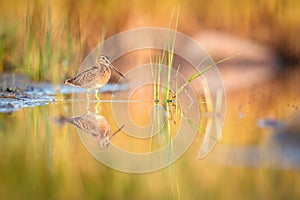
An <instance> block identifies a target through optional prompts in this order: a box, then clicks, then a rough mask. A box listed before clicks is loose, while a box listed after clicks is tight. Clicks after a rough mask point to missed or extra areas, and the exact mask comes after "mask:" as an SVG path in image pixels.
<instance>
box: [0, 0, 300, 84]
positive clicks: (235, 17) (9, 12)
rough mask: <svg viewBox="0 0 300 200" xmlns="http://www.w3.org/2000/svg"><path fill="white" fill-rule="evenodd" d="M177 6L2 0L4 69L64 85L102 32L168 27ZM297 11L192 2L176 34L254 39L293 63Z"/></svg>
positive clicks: (280, 4) (0, 57)
mask: <svg viewBox="0 0 300 200" xmlns="http://www.w3.org/2000/svg"><path fill="white" fill-rule="evenodd" d="M174 5H177V3H176V1H164V2H163V3H162V2H160V1H151V2H147V1H138V0H131V1H129V2H127V3H126V4H124V3H122V1H120V0H116V1H93V0H88V1H85V2H78V1H71V0H65V1H51V2H44V1H40V0H35V1H22V2H19V1H16V0H12V1H9V2H8V1H1V2H0V8H2V12H1V13H0V27H1V28H0V43H1V46H0V70H1V71H15V72H20V73H26V74H29V75H31V76H32V77H33V78H34V79H36V80H48V81H54V82H61V81H62V80H63V79H64V78H65V77H67V76H69V75H71V74H74V73H76V71H77V69H78V68H79V65H80V63H81V61H82V59H83V58H84V57H85V56H86V55H87V53H88V52H89V51H90V50H91V49H92V48H94V47H95V46H96V45H97V44H98V42H99V40H100V39H101V37H103V33H107V36H110V35H112V34H114V33H117V32H120V31H121V30H126V29H128V28H135V27H141V26H163V27H166V24H168V21H169V14H170V13H166V12H165V11H166V10H170V9H169V8H172V7H174ZM146 8H147V9H146ZM166 8H167V9H166ZM299 10H300V3H299V1H296V0H289V1H280V0H271V1H260V2H256V1H251V0H246V1H243V2H236V1H234V0H226V1H220V0H212V1H211V0H202V1H193V0H188V1H184V2H181V16H180V18H179V19H178V21H177V23H178V24H179V26H178V31H183V32H184V33H186V34H190V33H191V34H193V33H195V32H197V31H199V30H203V29H205V28H211V29H218V30H224V31H227V32H229V33H233V34H237V35H241V36H244V37H251V38H254V39H255V40H258V41H261V42H263V43H266V44H269V45H270V46H271V47H273V49H274V50H275V51H277V52H278V53H279V54H280V55H281V56H282V57H283V58H285V59H286V61H287V62H293V61H296V60H299V57H300V48H299V46H300V39H299V37H298V33H299V31H300V22H299V20H297V19H299V17H300V16H299V15H300V14H299V13H300V12H299ZM136 22H138V23H137V24H136ZM274 33H276V34H274ZM170 59H171V60H172V58H171V57H170Z"/></svg>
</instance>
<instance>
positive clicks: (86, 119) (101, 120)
mask: <svg viewBox="0 0 300 200" xmlns="http://www.w3.org/2000/svg"><path fill="white" fill-rule="evenodd" d="M59 121H60V122H68V123H70V124H73V125H75V126H76V127H77V128H79V129H80V130H82V131H83V132H85V133H87V134H91V135H92V136H94V137H97V140H98V145H99V146H100V147H101V148H107V147H108V146H109V144H110V139H111V138H112V137H113V136H115V135H116V134H117V133H119V132H120V131H121V130H122V129H123V128H124V126H125V125H123V126H121V127H120V128H119V129H118V130H116V131H115V132H114V133H112V134H110V131H111V130H110V124H109V123H108V121H107V119H106V118H105V117H104V116H102V115H97V114H94V113H87V114H83V115H80V116H75V117H71V118H67V117H61V118H60V119H59Z"/></svg>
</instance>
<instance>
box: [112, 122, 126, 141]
mask: <svg viewBox="0 0 300 200" xmlns="http://www.w3.org/2000/svg"><path fill="white" fill-rule="evenodd" d="M124 126H125V124H124V125H123V126H121V127H120V128H119V129H118V130H116V131H115V132H114V133H113V134H111V136H110V137H109V139H111V138H112V137H114V136H115V135H116V134H117V133H119V132H120V131H121V130H122V129H123V128H124Z"/></svg>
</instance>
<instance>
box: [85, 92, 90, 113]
mask: <svg viewBox="0 0 300 200" xmlns="http://www.w3.org/2000/svg"><path fill="white" fill-rule="evenodd" d="M86 101H87V102H86V103H87V104H86V109H87V111H88V112H89V111H90V91H89V90H88V91H87V93H86Z"/></svg>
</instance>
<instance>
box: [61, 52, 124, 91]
mask: <svg viewBox="0 0 300 200" xmlns="http://www.w3.org/2000/svg"><path fill="white" fill-rule="evenodd" d="M111 69H113V70H115V71H116V72H117V73H118V74H119V75H120V76H122V77H124V75H123V74H122V73H121V72H119V71H118V70H117V69H116V68H115V67H114V66H113V65H112V64H111V62H110V61H109V58H108V57H107V56H103V55H101V56H99V58H98V61H97V63H96V65H95V66H93V67H90V68H88V69H86V70H85V71H83V72H80V73H79V74H77V75H76V76H74V77H73V78H70V79H67V80H66V81H65V82H64V83H65V84H68V85H72V86H77V87H83V88H87V89H89V90H95V89H99V88H101V87H103V86H104V85H106V83H107V82H108V81H109V79H110V76H111Z"/></svg>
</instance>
